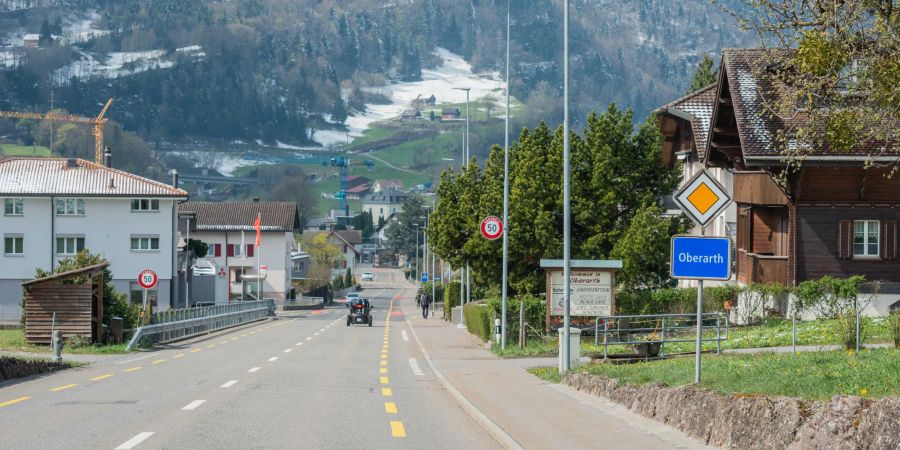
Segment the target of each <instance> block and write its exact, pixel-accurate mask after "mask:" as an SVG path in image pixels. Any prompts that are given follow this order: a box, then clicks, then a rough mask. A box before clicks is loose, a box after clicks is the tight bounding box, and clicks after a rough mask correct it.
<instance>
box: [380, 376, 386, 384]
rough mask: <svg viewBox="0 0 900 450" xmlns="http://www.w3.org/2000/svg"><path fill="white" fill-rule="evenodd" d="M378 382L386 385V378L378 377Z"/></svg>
mask: <svg viewBox="0 0 900 450" xmlns="http://www.w3.org/2000/svg"><path fill="white" fill-rule="evenodd" d="M378 381H379V382H381V384H388V377H378Z"/></svg>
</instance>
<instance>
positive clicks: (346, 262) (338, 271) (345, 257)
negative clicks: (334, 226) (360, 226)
mask: <svg viewBox="0 0 900 450" xmlns="http://www.w3.org/2000/svg"><path fill="white" fill-rule="evenodd" d="M323 233H324V234H325V235H326V236H327V237H326V240H327V241H328V243H329V244H331V245H334V246H335V247H337V249H338V252H339V253H340V258H338V260H337V261H336V262H335V265H334V267H332V271H331V272H332V273H331V275H332V276H338V275H344V274H345V273H347V269H350V272H351V273H353V274H354V275H355V274H356V264H357V263H358V262H359V261H360V249H359V248H358V247H359V246H360V245H361V244H362V232H361V231H359V230H330V231H307V232H304V233H303V235H304V238H305V239H306V240H312V239H313V238H315V236H317V235H319V234H323Z"/></svg>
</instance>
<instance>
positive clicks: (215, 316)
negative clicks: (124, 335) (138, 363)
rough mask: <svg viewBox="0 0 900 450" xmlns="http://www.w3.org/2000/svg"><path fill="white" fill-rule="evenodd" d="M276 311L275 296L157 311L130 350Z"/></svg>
mask: <svg viewBox="0 0 900 450" xmlns="http://www.w3.org/2000/svg"><path fill="white" fill-rule="evenodd" d="M274 315H275V302H274V301H272V300H265V301H258V302H235V303H230V304H227V305H216V306H206V307H202V308H188V309H173V310H169V311H163V312H159V313H156V314H154V315H153V317H152V320H153V321H154V323H153V324H151V325H144V326H142V327H139V328H137V329H135V330H134V335H133V336H132V337H131V340H130V341H128V346H127V347H126V350H131V349H132V348H134V347H135V346H136V345H138V344H155V343H160V342H170V341H175V340H179V339H186V338H189V337H193V336H198V335H201V334H206V333H210V332H213V331H216V330H221V329H224V328H229V327H233V326H237V325H242V324H245V323H249V322H255V321H258V320H263V319H265V318H266V317H269V316H274Z"/></svg>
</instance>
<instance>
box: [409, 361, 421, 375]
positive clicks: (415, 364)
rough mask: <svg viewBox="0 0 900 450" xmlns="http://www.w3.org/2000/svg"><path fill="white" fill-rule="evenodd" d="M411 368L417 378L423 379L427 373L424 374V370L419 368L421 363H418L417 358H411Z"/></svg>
mask: <svg viewBox="0 0 900 450" xmlns="http://www.w3.org/2000/svg"><path fill="white" fill-rule="evenodd" d="M409 367H410V368H411V369H412V371H413V374H414V375H415V376H417V377H421V376H424V375H425V372H422V368H421V367H419V361H417V360H416V358H409Z"/></svg>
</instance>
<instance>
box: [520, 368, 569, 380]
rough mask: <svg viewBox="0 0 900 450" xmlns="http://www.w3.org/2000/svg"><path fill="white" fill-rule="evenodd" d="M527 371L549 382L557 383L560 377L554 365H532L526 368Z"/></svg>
mask: <svg viewBox="0 0 900 450" xmlns="http://www.w3.org/2000/svg"><path fill="white" fill-rule="evenodd" d="M528 373H530V374H532V375H534V376H536V377H538V378H540V379H542V380H544V381H547V382H549V383H555V384H559V383H560V382H562V377H561V376H559V370H557V369H556V367H533V368H531V369H528Z"/></svg>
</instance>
